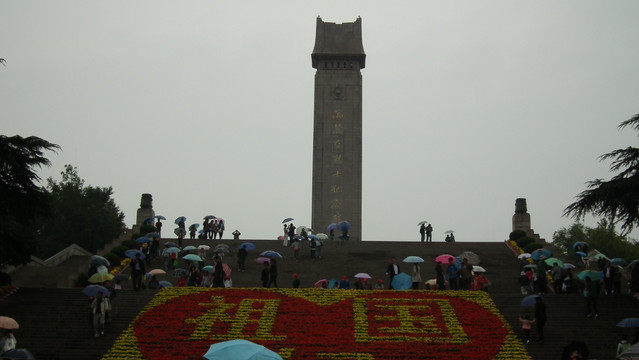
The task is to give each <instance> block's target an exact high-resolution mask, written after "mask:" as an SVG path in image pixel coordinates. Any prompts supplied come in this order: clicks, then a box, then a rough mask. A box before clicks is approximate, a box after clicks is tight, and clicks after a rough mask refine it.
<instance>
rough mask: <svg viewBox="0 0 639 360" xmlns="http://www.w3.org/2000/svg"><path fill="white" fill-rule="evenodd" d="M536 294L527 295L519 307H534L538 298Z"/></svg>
mask: <svg viewBox="0 0 639 360" xmlns="http://www.w3.org/2000/svg"><path fill="white" fill-rule="evenodd" d="M540 297H541V296H539V295H538V294H534V295H528V296H526V297H525V298H523V299H522V300H521V306H534V305H535V303H536V302H537V298H540Z"/></svg>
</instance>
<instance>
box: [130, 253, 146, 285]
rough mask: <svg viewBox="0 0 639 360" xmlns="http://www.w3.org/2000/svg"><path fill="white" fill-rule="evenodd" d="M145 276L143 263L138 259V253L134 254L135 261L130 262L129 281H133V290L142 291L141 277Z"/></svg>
mask: <svg viewBox="0 0 639 360" xmlns="http://www.w3.org/2000/svg"><path fill="white" fill-rule="evenodd" d="M144 274H146V269H145V267H144V261H142V259H140V253H139V252H138V253H136V254H135V259H133V261H132V262H131V279H132V280H133V290H136V291H140V289H142V277H143V276H144Z"/></svg>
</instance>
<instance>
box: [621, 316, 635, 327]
mask: <svg viewBox="0 0 639 360" xmlns="http://www.w3.org/2000/svg"><path fill="white" fill-rule="evenodd" d="M617 327H621V328H639V318H625V319H623V320H621V321H620V322H619V323H617Z"/></svg>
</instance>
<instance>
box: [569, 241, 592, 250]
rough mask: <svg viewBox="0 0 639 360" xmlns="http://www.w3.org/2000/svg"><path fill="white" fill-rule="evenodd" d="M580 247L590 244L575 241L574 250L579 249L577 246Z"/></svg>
mask: <svg viewBox="0 0 639 360" xmlns="http://www.w3.org/2000/svg"><path fill="white" fill-rule="evenodd" d="M579 245H586V246H588V243H587V242H584V241H575V243H574V244H572V248H573V249H576V248H577V246H579Z"/></svg>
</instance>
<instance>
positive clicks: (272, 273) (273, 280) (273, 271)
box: [266, 259, 278, 288]
mask: <svg viewBox="0 0 639 360" xmlns="http://www.w3.org/2000/svg"><path fill="white" fill-rule="evenodd" d="M269 275H270V279H269V281H268V286H266V287H268V288H270V287H271V285H275V287H278V286H277V260H275V259H271V268H270V269H269Z"/></svg>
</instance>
